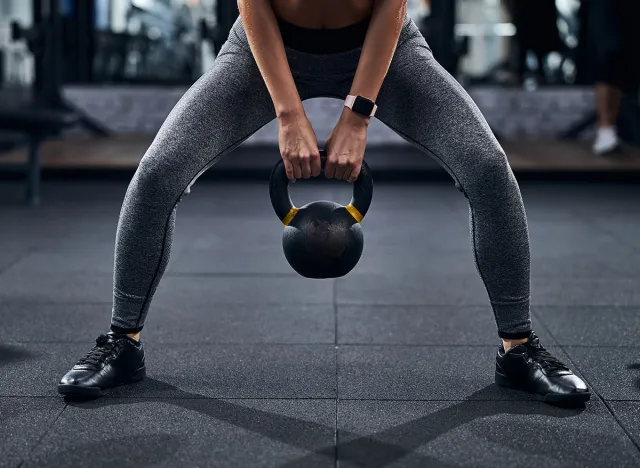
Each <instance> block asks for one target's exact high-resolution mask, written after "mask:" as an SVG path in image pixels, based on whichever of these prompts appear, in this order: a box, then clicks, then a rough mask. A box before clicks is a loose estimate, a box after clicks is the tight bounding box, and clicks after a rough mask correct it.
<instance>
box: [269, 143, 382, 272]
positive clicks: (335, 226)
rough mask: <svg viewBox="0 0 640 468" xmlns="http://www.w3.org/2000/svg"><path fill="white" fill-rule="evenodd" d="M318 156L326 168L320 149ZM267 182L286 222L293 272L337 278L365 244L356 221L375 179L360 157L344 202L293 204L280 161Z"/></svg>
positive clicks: (365, 208)
mask: <svg viewBox="0 0 640 468" xmlns="http://www.w3.org/2000/svg"><path fill="white" fill-rule="evenodd" d="M321 159H322V167H323V168H324V164H325V162H326V156H325V153H324V151H321ZM323 174H324V169H323ZM269 185H270V187H269V193H270V196H271V204H272V205H273V209H274V211H275V212H276V215H277V216H278V218H279V219H280V220H281V221H282V223H283V224H284V226H285V229H284V233H283V235H282V248H283V250H284V255H285V257H286V259H287V261H288V262H289V265H291V267H292V268H293V269H294V270H295V271H296V272H298V273H299V274H300V275H302V276H304V277H306V278H314V279H323V278H338V277H341V276H344V275H346V274H347V273H349V272H350V271H351V270H352V269H353V268H354V267H355V266H356V265H357V264H358V261H359V260H360V256H361V255H362V249H363V247H364V235H363V231H362V226H361V225H360V222H361V221H362V219H363V218H364V216H365V214H366V213H367V211H368V209H369V206H370V205H371V199H372V197H373V177H372V175H371V171H370V169H369V167H368V166H367V164H366V163H365V162H364V161H363V163H362V168H361V170H360V175H359V177H358V180H356V182H355V183H354V184H353V197H352V199H351V203H349V204H348V205H347V206H343V205H340V204H339V203H334V202H331V201H316V202H313V203H309V204H307V205H304V206H302V207H300V208H297V207H296V206H294V204H293V202H292V201H291V197H290V195H289V179H288V178H287V174H286V172H285V169H284V163H283V161H282V160H280V161H278V163H277V164H276V166H275V167H274V168H273V171H272V172H271V179H270V184H269Z"/></svg>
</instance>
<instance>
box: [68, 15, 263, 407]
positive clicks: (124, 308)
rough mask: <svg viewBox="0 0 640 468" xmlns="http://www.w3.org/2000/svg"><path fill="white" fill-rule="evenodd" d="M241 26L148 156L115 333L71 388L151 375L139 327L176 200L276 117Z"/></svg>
mask: <svg viewBox="0 0 640 468" xmlns="http://www.w3.org/2000/svg"><path fill="white" fill-rule="evenodd" d="M239 27H241V26H240V25H239V24H236V26H235V27H234V31H232V32H231V35H230V40H229V41H227V43H225V45H224V46H223V47H222V49H221V51H220V55H219V56H218V57H217V58H216V61H215V63H214V66H213V68H212V69H211V70H209V71H208V72H207V73H206V74H205V75H204V76H203V77H202V78H201V79H200V80H198V82H197V83H196V84H195V85H193V87H191V89H190V90H189V91H187V93H186V94H185V95H184V96H183V98H182V99H181V100H180V102H179V103H178V104H177V105H176V107H175V108H174V109H173V110H172V111H171V113H170V114H169V116H168V117H167V120H166V121H165V122H164V124H163V125H162V128H161V129H160V131H159V132H158V135H157V136H156V138H155V140H154V141H153V143H152V144H151V146H150V147H149V149H148V150H147V153H146V154H145V155H144V157H143V158H142V161H141V162H140V166H139V167H138V170H137V171H136V173H135V175H134V177H133V180H132V181H131V184H130V185H129V188H128V190H127V193H126V196H125V200H124V204H123V205H122V210H121V212H120V220H119V223H118V231H117V235H116V252H115V272H114V300H113V313H112V319H111V330H112V333H109V334H108V335H101V336H100V337H98V339H97V340H96V346H95V347H94V348H93V349H92V350H91V351H89V353H88V354H87V355H86V356H84V357H83V358H81V359H80V360H79V361H78V362H77V363H76V364H75V365H74V366H73V368H72V369H71V370H70V371H69V372H67V373H66V374H65V375H64V376H63V377H62V379H61V381H60V383H59V384H58V392H59V393H61V394H63V395H66V396H68V397H77V396H100V395H101V394H102V391H103V390H105V389H109V388H113V387H116V386H118V385H122V384H128V383H133V382H137V381H140V380H142V379H144V377H145V375H146V367H145V357H144V350H143V347H142V343H141V342H138V341H137V340H136V339H135V338H136V336H135V335H136V334H137V333H138V332H139V331H140V330H141V329H142V327H143V326H144V320H145V317H146V315H147V311H148V309H149V304H150V303H151V299H152V298H153V294H154V292H155V290H156V287H157V286H158V283H159V282H160V279H161V278H162V274H163V273H164V270H165V268H166V266H167V263H168V261H169V253H170V251H171V241H172V238H173V229H174V224H175V217H176V207H177V205H178V203H179V202H180V200H181V199H182V197H183V196H184V195H185V194H187V193H189V188H190V186H191V185H192V184H193V183H194V182H195V180H196V179H197V178H198V176H199V175H200V174H202V173H203V172H204V171H205V170H207V169H208V168H209V167H211V166H212V165H213V164H215V163H216V162H217V161H218V160H219V159H220V157H221V156H223V155H224V154H225V153H228V152H229V151H231V150H232V149H234V148H235V147H236V146H238V145H239V144H240V143H241V142H242V141H244V140H245V139H247V138H248V137H249V136H250V135H251V134H253V133H254V132H255V131H256V130H258V129H259V128H260V127H262V126H263V125H265V124H266V123H268V122H269V121H270V120H272V119H273V118H274V117H275V112H274V109H273V104H272V102H271V99H270V97H269V94H268V92H267V89H266V86H265V85H264V82H263V80H262V78H261V76H260V73H259V71H258V68H257V66H256V64H255V62H254V60H253V56H252V55H251V52H250V50H249V46H248V45H247V44H246V41H242V39H241V38H240V37H239V36H238V34H237V29H238V28H239ZM126 335H129V336H126Z"/></svg>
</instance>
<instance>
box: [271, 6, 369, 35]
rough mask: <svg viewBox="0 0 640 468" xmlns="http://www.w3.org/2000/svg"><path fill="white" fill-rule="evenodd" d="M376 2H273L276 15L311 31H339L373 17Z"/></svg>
mask: <svg viewBox="0 0 640 468" xmlns="http://www.w3.org/2000/svg"><path fill="white" fill-rule="evenodd" d="M373 3H374V0H271V5H272V7H273V11H274V13H275V15H276V16H277V17H278V18H280V19H282V20H284V21H286V22H288V23H291V24H294V25H296V26H300V27H302V28H309V29H338V28H344V27H347V26H351V25H352V24H356V23H359V22H360V21H364V20H366V19H367V18H370V17H371V13H372V12H373Z"/></svg>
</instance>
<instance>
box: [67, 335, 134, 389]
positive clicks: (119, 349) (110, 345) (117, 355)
mask: <svg viewBox="0 0 640 468" xmlns="http://www.w3.org/2000/svg"><path fill="white" fill-rule="evenodd" d="M145 377H146V369H145V365H144V349H143V348H142V343H139V342H137V341H135V340H133V339H131V338H129V337H128V336H126V335H120V334H118V333H113V332H111V333H109V334H107V335H100V336H99V337H98V339H96V345H95V346H94V347H93V349H92V350H91V351H89V352H88V353H87V355H86V356H85V357H83V358H82V359H80V360H79V361H78V362H77V364H76V365H75V366H73V368H72V369H71V370H70V371H69V372H67V374H66V375H65V376H64V377H62V380H61V381H60V383H59V384H58V393H60V394H62V395H65V396H67V397H99V396H102V392H103V390H106V389H109V388H114V387H118V386H120V385H125V384H130V383H134V382H139V381H141V380H143V379H144V378H145Z"/></svg>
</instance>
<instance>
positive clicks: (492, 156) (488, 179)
mask: <svg viewBox="0 0 640 468" xmlns="http://www.w3.org/2000/svg"><path fill="white" fill-rule="evenodd" d="M456 186H457V187H458V189H459V190H460V191H461V192H463V193H464V194H465V196H466V197H467V198H469V199H470V200H471V199H472V198H479V197H481V198H485V197H487V196H489V197H491V198H494V197H495V196H496V195H499V194H504V195H506V194H510V193H512V192H513V191H514V190H516V191H518V184H517V182H516V179H515V176H514V174H513V171H512V170H511V166H509V162H508V161H507V157H506V155H505V153H504V151H503V150H502V149H501V148H497V149H492V150H490V151H483V152H481V153H480V154H478V155H476V156H475V157H474V158H471V162H470V163H469V165H468V167H467V170H466V171H464V177H460V178H459V179H458V180H457V182H456Z"/></svg>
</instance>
